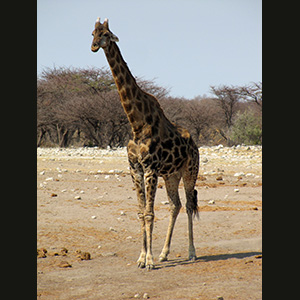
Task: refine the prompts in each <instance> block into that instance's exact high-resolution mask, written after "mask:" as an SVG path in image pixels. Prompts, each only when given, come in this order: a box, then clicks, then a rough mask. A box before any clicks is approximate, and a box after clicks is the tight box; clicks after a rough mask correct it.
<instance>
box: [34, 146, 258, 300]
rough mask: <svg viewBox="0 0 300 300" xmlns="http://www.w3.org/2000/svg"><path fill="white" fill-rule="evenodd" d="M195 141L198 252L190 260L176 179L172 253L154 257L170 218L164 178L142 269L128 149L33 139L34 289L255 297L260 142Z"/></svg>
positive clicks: (109, 295) (90, 294) (103, 295)
mask: <svg viewBox="0 0 300 300" xmlns="http://www.w3.org/2000/svg"><path fill="white" fill-rule="evenodd" d="M199 150H200V161H201V163H200V172H199V178H198V181H197V190H198V205H199V216H200V218H199V220H197V219H195V221H194V239H195V247H196V254H197V260H196V261H194V262H191V261H188V260H187V256H188V236H187V216H186V213H185V209H184V205H185V195H184V189H183V186H182V184H180V189H179V194H180V197H181V200H182V204H183V208H182V210H181V213H180V214H179V216H178V219H177V223H176V225H175V230H174V234H173V239H172V245H171V253H170V254H169V260H168V261H167V262H158V256H159V254H160V251H161V249H162V246H163V243H164V238H165V235H166V231H167V226H168V221H169V211H168V204H167V203H166V201H167V197H166V190H165V186H164V182H163V180H162V179H160V180H159V185H158V189H157V194H156V200H155V226H154V231H153V254H154V260H155V269H154V270H152V271H147V270H145V269H138V268H137V265H136V260H137V258H138V256H139V252H140V248H141V235H140V224H139V221H138V220H137V214H136V212H137V200H136V194H135V191H134V190H133V184H132V181H131V177H130V175H129V171H128V162H127V157H126V150H125V149H118V150H116V151H112V150H100V149H96V148H92V149H85V148H80V149H57V148H52V149H50V148H47V149H40V148H38V151H37V248H38V256H37V299H41V300H42V299H145V298H148V297H149V299H190V300H192V299H193V300H196V299H201V300H202V299H222V298H220V297H223V299H224V300H229V299H238V300H241V299H247V300H250V299H261V298H262V296H261V292H262V278H261V275H262V243H261V242H262V228H261V225H262V176H261V175H262V174H261V163H262V162H261V155H262V148H261V147H252V146H251V147H247V146H238V147H231V148H228V147H221V146H220V147H210V148H208V147H207V148H206V147H205V148H200V149H199ZM87 253H89V254H90V257H89V255H88V254H87ZM89 258H90V259H89Z"/></svg>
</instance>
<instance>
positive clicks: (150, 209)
mask: <svg viewBox="0 0 300 300" xmlns="http://www.w3.org/2000/svg"><path fill="white" fill-rule="evenodd" d="M145 181H146V208H145V213H144V218H145V227H146V243H147V251H146V269H147V270H151V269H153V268H154V262H153V254H152V232H153V224H154V199H155V193H156V188H157V174H155V173H154V172H149V173H147V174H146V175H145Z"/></svg>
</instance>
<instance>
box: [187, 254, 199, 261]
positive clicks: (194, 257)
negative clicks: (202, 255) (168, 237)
mask: <svg viewBox="0 0 300 300" xmlns="http://www.w3.org/2000/svg"><path fill="white" fill-rule="evenodd" d="M196 259H197V257H196V255H190V256H189V260H191V261H195V260H196Z"/></svg>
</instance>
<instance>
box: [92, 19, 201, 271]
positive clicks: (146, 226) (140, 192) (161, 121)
mask: <svg viewBox="0 0 300 300" xmlns="http://www.w3.org/2000/svg"><path fill="white" fill-rule="evenodd" d="M92 35H93V42H92V46H91V50H92V51H93V52H97V51H98V50H99V49H100V48H102V49H103V50H104V53H105V55H106V58H107V61H108V63H109V66H110V69H111V72H112V75H113V78H114V80H115V83H116V86H117V89H118V92H119V95H120V100H121V104H122V106H123V108H124V111H125V113H126V115H127V117H128V120H129V122H130V125H131V129H132V136H133V138H132V140H130V141H129V143H128V146H127V154H128V162H129V166H130V174H131V177H132V180H133V183H134V185H135V189H136V194H137V199H138V218H139V220H140V222H141V232H142V250H141V253H140V256H139V258H138V260H137V263H138V267H139V268H145V267H146V269H148V270H151V269H153V268H154V262H153V254H152V232H153V222H154V199H155V194H156V189H157V181H158V177H162V178H163V179H164V181H165V186H166V191H167V196H168V200H169V204H170V220H169V225H168V230H167V235H166V240H165V243H164V246H163V249H162V251H161V254H160V256H159V261H166V260H167V256H168V254H169V252H170V245H171V238H172V234H173V229H174V225H175V222H176V218H177V216H178V213H179V211H180V209H181V207H182V205H181V201H180V198H179V194H178V186H179V182H180V180H181V178H182V179H183V183H184V188H185V194H186V212H187V216H188V237H189V250H188V251H189V252H188V253H189V259H190V260H195V259H196V252H195V247H194V239H193V217H194V216H197V217H198V205H197V190H196V189H195V184H196V180H197V176H198V170H199V152H198V148H197V146H196V144H195V143H194V141H193V139H192V137H191V136H190V134H189V132H188V131H187V130H186V129H184V128H182V127H180V126H177V125H175V124H174V123H172V122H170V121H169V120H168V118H167V117H166V116H165V114H164V112H163V110H162V108H161V106H160V104H159V102H158V101H157V99H156V98H155V97H154V96H152V95H150V94H148V93H146V92H144V91H143V90H141V89H140V87H139V86H138V85H137V83H136V80H135V78H134V77H133V76H132V74H131V72H130V70H129V68H128V66H127V64H126V62H125V61H124V59H123V57H122V55H121V52H120V50H119V48H118V46H117V44H116V42H118V41H119V39H118V37H117V36H116V35H114V34H113V33H112V32H111V31H110V30H109V26H108V19H105V20H104V22H103V23H100V18H98V19H97V20H96V23H95V29H94V31H93V33H92Z"/></svg>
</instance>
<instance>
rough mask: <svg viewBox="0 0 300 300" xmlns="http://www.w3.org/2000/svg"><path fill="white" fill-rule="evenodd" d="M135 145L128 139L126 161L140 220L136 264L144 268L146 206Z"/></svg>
mask: <svg viewBox="0 0 300 300" xmlns="http://www.w3.org/2000/svg"><path fill="white" fill-rule="evenodd" d="M136 147H137V146H136V144H135V143H134V142H133V141H129V143H128V146H127V151H128V161H129V165H130V174H131V177H132V181H133V183H134V186H135V189H136V194H137V200H138V218H139V220H140V222H141V234H142V250H141V253H140V256H139V258H138V260H137V264H138V267H139V268H145V266H146V251H147V246H146V228H145V218H144V212H145V207H146V198H145V184H144V170H143V167H142V165H141V164H140V163H139V162H138V159H137V149H136Z"/></svg>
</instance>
